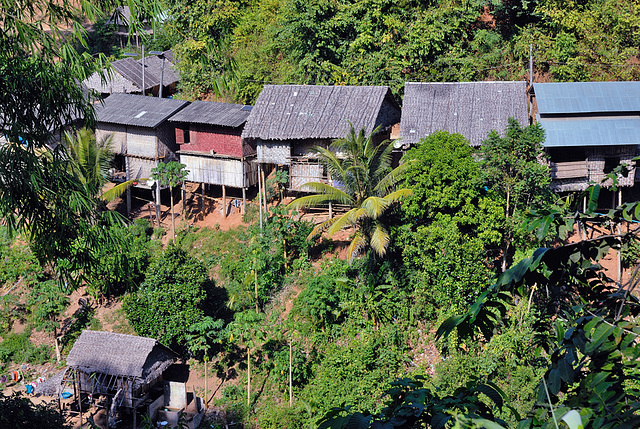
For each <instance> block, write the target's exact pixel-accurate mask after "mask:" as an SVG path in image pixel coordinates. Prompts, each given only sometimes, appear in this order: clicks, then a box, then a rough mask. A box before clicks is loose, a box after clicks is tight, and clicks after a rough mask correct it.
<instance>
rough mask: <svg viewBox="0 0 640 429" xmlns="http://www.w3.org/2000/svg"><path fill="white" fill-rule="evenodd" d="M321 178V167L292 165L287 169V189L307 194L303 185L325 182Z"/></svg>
mask: <svg viewBox="0 0 640 429" xmlns="http://www.w3.org/2000/svg"><path fill="white" fill-rule="evenodd" d="M323 176H324V174H323V168H322V165H318V164H292V165H291V166H290V167H289V189H291V190H292V191H300V192H308V190H306V189H305V187H304V186H303V185H304V184H305V183H308V182H326V180H325V179H324V177H323Z"/></svg>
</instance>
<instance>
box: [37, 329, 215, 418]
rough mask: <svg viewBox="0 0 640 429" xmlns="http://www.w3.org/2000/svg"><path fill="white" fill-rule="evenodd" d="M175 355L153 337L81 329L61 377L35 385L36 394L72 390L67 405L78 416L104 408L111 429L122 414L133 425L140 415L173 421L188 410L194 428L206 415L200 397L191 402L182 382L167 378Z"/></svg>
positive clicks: (58, 394)
mask: <svg viewBox="0 0 640 429" xmlns="http://www.w3.org/2000/svg"><path fill="white" fill-rule="evenodd" d="M177 357H178V355H177V354H176V353H175V352H173V351H172V350H171V349H169V348H167V347H165V346H163V345H162V344H160V343H158V341H156V340H155V339H153V338H145V337H138V336H134V335H125V334H116V333H113V332H104V331H83V332H82V334H81V335H80V337H79V338H78V339H77V340H76V342H75V344H74V345H73V348H72V349H71V351H70V352H69V356H68V357H67V365H68V367H67V368H66V369H65V370H64V371H63V372H62V373H61V374H62V377H59V376H58V377H52V379H50V380H49V381H48V382H45V383H43V384H42V385H40V386H38V388H37V393H41V394H45V395H55V396H58V397H60V395H61V394H62V393H63V392H73V396H72V398H71V399H69V400H70V401H71V403H70V406H72V409H73V410H75V412H78V413H79V414H80V418H81V419H82V418H83V417H82V416H83V414H84V413H85V412H87V411H88V410H89V409H90V408H91V409H92V410H93V411H94V412H95V411H96V408H100V409H104V410H105V412H106V414H107V418H106V422H107V427H109V428H115V427H116V426H117V420H121V419H122V418H123V416H124V413H128V414H131V419H132V420H133V427H134V428H136V427H137V419H138V414H139V413H142V414H148V415H149V416H150V417H151V418H152V420H157V419H170V420H172V421H173V420H175V423H177V419H178V416H179V415H180V414H181V413H182V414H186V415H185V419H186V420H187V422H188V424H189V427H191V428H195V427H197V426H198V424H199V423H200V421H201V420H202V416H203V414H204V410H203V406H202V405H203V404H202V400H201V399H200V398H197V397H194V396H193V395H191V398H190V401H189V398H188V397H187V395H186V385H185V383H184V382H182V381H180V380H179V381H172V380H171V379H170V377H167V376H166V375H167V374H170V373H171V371H170V370H169V369H170V368H171V367H172V365H174V362H175V361H176V359H177ZM190 402H193V403H190ZM172 405H176V406H172Z"/></svg>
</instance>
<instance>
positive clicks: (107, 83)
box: [83, 51, 180, 93]
mask: <svg viewBox="0 0 640 429" xmlns="http://www.w3.org/2000/svg"><path fill="white" fill-rule="evenodd" d="M163 55H164V56H165V61H164V76H163V75H162V61H163V60H162V59H161V58H160V57H158V56H155V55H150V56H146V57H144V86H145V87H146V88H145V89H147V90H148V89H151V88H153V87H155V86H158V85H160V80H162V85H164V86H168V85H171V84H174V83H176V82H178V81H179V80H180V74H179V73H178V72H177V70H176V68H175V65H174V64H175V62H174V61H175V59H174V57H173V52H171V51H164V52H163ZM111 67H112V68H113V70H111V72H110V73H107V72H106V70H102V71H99V72H95V73H93V74H92V75H91V76H89V77H88V78H87V79H86V80H85V81H84V82H83V83H84V84H85V85H86V86H87V87H88V88H91V89H95V90H96V91H98V92H100V93H114V92H125V93H129V92H142V59H139V60H135V59H133V58H129V57H127V58H123V59H121V60H117V61H114V62H112V63H111ZM103 74H105V78H106V79H105V80H104V81H103V79H102V75H103Z"/></svg>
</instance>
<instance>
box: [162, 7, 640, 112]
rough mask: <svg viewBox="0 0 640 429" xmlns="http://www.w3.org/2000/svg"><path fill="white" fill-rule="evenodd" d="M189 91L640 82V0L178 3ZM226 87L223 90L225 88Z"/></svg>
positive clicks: (231, 93)
mask: <svg viewBox="0 0 640 429" xmlns="http://www.w3.org/2000/svg"><path fill="white" fill-rule="evenodd" d="M172 4H173V9H172V10H173V13H174V15H175V16H176V17H177V19H176V21H175V22H169V23H167V24H166V25H165V31H166V32H167V33H169V34H171V35H172V39H171V40H173V43H176V51H177V52H178V55H179V56H181V58H182V59H183V62H182V63H181V64H180V68H181V71H182V72H183V73H184V76H187V79H186V81H185V83H184V87H183V90H184V95H185V96H186V97H197V96H199V94H198V93H199V92H203V93H207V92H216V91H217V90H218V88H221V89H222V91H220V92H222V93H223V96H224V97H226V98H229V99H234V100H236V101H242V102H247V103H251V102H253V101H254V100H255V99H256V97H257V95H258V94H259V92H260V90H261V88H262V85H263V84H268V83H306V84H330V85H333V84H337V85H345V84H351V85H389V86H390V87H391V89H392V90H393V91H394V93H395V94H398V95H401V94H402V88H403V86H404V82H407V81H413V82H415V81H474V80H487V79H493V80H521V79H524V78H525V77H526V76H527V74H528V58H529V46H530V44H533V59H534V74H535V80H536V81H549V80H552V81H574V80H586V81H588V80H633V79H636V80H637V79H638V78H639V77H640V70H639V68H638V66H637V64H636V61H635V59H634V58H635V57H636V56H637V55H638V36H637V34H638V30H639V28H640V4H639V3H638V2H637V0H633V1H625V0H604V1H599V0H598V1H596V0H587V1H580V2H569V3H564V2H557V1H555V0H536V1H526V2H513V1H491V0H485V1H482V0H463V1H460V2H450V1H434V2H415V1H400V2H397V1H390V0H382V1H380V0H367V1H359V2H355V1H350V0H348V1H340V2H331V1H326V0H320V1H315V2H305V1H301V0H270V1H267V2H264V1H243V2H233V1H228V0H203V1H198V2H188V1H185V0H174V1H173V2H172ZM223 81H224V83H225V84H226V85H222V84H221V83H222V82H223Z"/></svg>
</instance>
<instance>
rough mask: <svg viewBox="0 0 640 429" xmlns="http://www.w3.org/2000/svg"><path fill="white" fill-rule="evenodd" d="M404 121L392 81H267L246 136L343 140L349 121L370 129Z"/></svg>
mask: <svg viewBox="0 0 640 429" xmlns="http://www.w3.org/2000/svg"><path fill="white" fill-rule="evenodd" d="M399 121H400V107H399V106H398V103H397V102H396V101H395V99H394V98H393V96H392V95H391V91H390V90H389V87H386V86H324V85H265V86H264V88H263V89H262V92H261V93H260V96H258V100H257V101H256V105H255V106H254V107H253V109H252V110H251V114H250V115H249V119H248V120H247V123H246V125H245V127H244V130H243V132H242V137H243V138H249V139H261V140H302V139H337V138H343V137H344V136H345V135H346V134H347V133H348V132H349V123H351V124H353V126H354V128H355V129H357V130H359V129H362V128H364V129H365V130H366V132H367V133H370V132H372V131H373V130H374V128H376V127H377V126H379V125H380V126H382V128H383V129H384V130H386V129H390V128H391V127H392V126H393V125H394V124H396V123H397V122H399Z"/></svg>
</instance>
